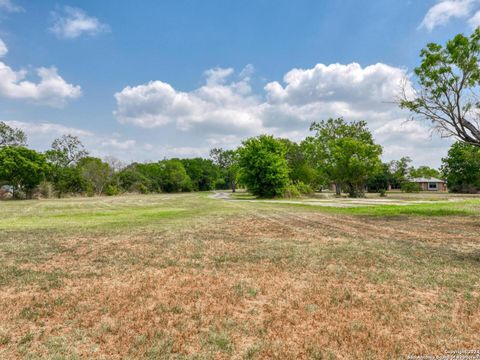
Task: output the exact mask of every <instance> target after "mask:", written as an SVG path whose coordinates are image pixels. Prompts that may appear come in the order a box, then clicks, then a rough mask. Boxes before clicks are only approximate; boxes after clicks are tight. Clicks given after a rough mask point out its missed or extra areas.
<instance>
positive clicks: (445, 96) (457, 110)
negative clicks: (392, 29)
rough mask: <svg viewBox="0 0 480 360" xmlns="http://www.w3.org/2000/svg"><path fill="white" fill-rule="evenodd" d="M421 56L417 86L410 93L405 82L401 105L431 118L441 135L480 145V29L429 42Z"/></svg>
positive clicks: (417, 73)
mask: <svg viewBox="0 0 480 360" xmlns="http://www.w3.org/2000/svg"><path fill="white" fill-rule="evenodd" d="M420 56H421V58H422V62H421V64H420V66H419V67H417V68H416V69H415V75H416V76H417V81H418V84H419V88H418V89H416V90H415V91H414V92H413V93H412V92H411V91H409V89H408V88H407V86H405V88H404V91H403V94H402V97H401V100H400V106H401V107H403V108H406V109H409V110H410V111H411V113H412V114H413V116H414V117H415V118H420V119H425V120H428V121H431V122H432V123H433V125H434V128H435V129H437V130H438V131H440V133H441V134H442V135H443V136H453V137H455V138H457V139H459V140H461V141H464V142H466V143H469V144H472V145H475V146H480V123H479V121H478V119H479V117H478V115H479V110H480V103H479V100H478V99H479V93H478V91H479V85H480V67H479V56H480V29H476V30H475V32H474V33H473V34H472V35H471V36H470V37H466V36H464V35H462V34H459V35H457V36H455V37H454V38H453V39H452V40H449V41H447V43H446V45H445V46H442V45H439V44H435V43H430V44H428V45H427V46H426V47H425V48H424V49H423V50H422V51H421V53H420Z"/></svg>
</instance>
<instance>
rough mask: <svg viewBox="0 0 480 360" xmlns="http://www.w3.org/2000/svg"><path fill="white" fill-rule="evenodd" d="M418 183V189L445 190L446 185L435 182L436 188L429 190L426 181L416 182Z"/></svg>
mask: <svg viewBox="0 0 480 360" xmlns="http://www.w3.org/2000/svg"><path fill="white" fill-rule="evenodd" d="M418 185H420V189H421V190H422V191H447V187H446V186H445V184H444V183H437V190H429V189H428V182H422V183H418Z"/></svg>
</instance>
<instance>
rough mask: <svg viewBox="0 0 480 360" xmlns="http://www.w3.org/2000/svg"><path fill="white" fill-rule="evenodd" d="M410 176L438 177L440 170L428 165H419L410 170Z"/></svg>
mask: <svg viewBox="0 0 480 360" xmlns="http://www.w3.org/2000/svg"><path fill="white" fill-rule="evenodd" d="M410 176H411V177H413V178H421V177H423V178H440V177H441V174H440V171H438V170H437V169H433V168H431V167H429V166H425V165H423V166H419V167H418V168H416V169H412V170H411V171H410Z"/></svg>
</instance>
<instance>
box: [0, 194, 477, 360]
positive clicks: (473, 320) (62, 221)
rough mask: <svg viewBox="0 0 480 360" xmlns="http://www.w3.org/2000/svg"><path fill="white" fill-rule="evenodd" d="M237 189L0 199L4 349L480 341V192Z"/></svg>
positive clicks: (433, 347) (323, 354) (402, 346)
mask: <svg viewBox="0 0 480 360" xmlns="http://www.w3.org/2000/svg"><path fill="white" fill-rule="evenodd" d="M236 199H237V200H225V199H214V198H211V197H210V194H207V193H195V194H176V195H165V194H159V195H127V196H119V197H97V198H73V199H61V200H37V201H5V202H0V261H1V267H0V289H1V291H0V309H2V310H1V311H0V358H2V359H3V358H5V359H11V358H13V359H15V358H25V359H40V358H42V359H45V358H47V359H80V358H95V359H231V358H233V359H267V358H268V359H270V358H276V359H405V358H406V357H407V355H414V354H416V355H421V354H423V355H426V354H442V353H443V352H444V351H445V350H455V349H477V348H478V347H479V345H478V344H480V236H479V234H480V198H478V197H477V198H475V197H454V196H447V195H433V194H432V195H430V194H429V195H423V194H422V195H408V196H406V195H405V196H404V195H400V194H398V195H395V194H394V195H392V196H389V199H392V203H391V204H383V203H381V202H378V203H376V202H375V201H373V203H372V201H370V200H368V199H367V200H366V201H365V203H352V202H351V201H350V200H348V199H336V200H325V202H328V203H329V204H330V203H331V202H333V203H336V202H338V203H339V204H340V205H339V206H332V205H328V206H316V205H315V204H313V203H315V202H318V201H320V202H322V201H324V200H322V199H320V200H318V199H316V198H313V199H304V200H301V201H298V202H293V203H288V202H281V201H258V200H252V198H250V197H248V196H244V195H241V196H239V197H237V198H236ZM371 200H374V199H373V198H372V199H371ZM393 200H395V201H397V202H398V203H394V202H393ZM344 204H347V205H348V206H343V205H344Z"/></svg>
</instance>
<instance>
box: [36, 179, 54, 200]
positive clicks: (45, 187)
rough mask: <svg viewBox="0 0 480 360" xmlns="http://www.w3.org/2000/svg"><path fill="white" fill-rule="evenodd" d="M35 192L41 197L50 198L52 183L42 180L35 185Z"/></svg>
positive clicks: (52, 192) (52, 191)
mask: <svg viewBox="0 0 480 360" xmlns="http://www.w3.org/2000/svg"><path fill="white" fill-rule="evenodd" d="M37 192H38V194H39V195H40V196H41V197H42V198H45V199H50V198H52V197H53V194H54V189H53V184H52V183H51V182H48V181H42V182H41V183H40V185H38V187H37Z"/></svg>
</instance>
